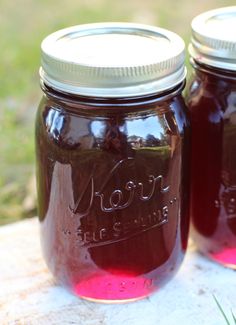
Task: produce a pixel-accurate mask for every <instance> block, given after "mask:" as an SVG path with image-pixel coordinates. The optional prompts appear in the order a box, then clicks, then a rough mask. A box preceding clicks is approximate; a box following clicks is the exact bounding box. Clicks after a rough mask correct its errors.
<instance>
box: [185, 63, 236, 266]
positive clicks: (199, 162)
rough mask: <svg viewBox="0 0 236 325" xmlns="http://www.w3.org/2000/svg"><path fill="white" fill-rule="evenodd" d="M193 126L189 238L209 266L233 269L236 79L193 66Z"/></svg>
mask: <svg viewBox="0 0 236 325" xmlns="http://www.w3.org/2000/svg"><path fill="white" fill-rule="evenodd" d="M195 68H196V69H195V70H196V72H195V75H194V77H193V81H192V83H191V84H190V90H189V96H188V106H189V110H190V118H191V126H192V155H191V157H192V173H191V217H192V235H193V237H194V239H195V241H196V243H197V245H198V247H199V248H200V250H201V251H202V252H203V253H205V254H206V255H208V256H209V257H210V258H212V259H213V260H215V261H217V262H219V263H221V264H224V265H226V266H229V267H232V268H235V267H236V168H235V167H236V76H235V73H233V72H230V71H223V70H221V69H216V68H212V67H207V66H204V65H199V64H196V65H195Z"/></svg>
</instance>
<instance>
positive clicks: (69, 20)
mask: <svg viewBox="0 0 236 325" xmlns="http://www.w3.org/2000/svg"><path fill="white" fill-rule="evenodd" d="M227 5H235V1H217V0H208V1H204V0H198V1H194V2H193V1H189V0H178V1H173V0H145V1H144V0H143V1H142V0H129V1H127V0H117V1H112V0H110V1H109V0H57V1H53V0H41V1H39V0H38V1H37V0H15V1H9V0H0V59H1V63H0V78H1V79H0V80H1V83H0V105H1V107H0V225H1V224H6V223H9V222H13V221H16V220H19V219H22V218H25V217H31V216H33V215H36V213H37V211H36V194H35V180H34V116H35V111H36V109H37V104H38V102H39V100H40V97H41V91H40V87H39V79H38V68H39V65H40V43H41V41H42V39H43V38H44V37H45V36H47V35H48V34H50V33H52V32H54V31H56V30H58V29H61V28H64V27H68V26H72V25H77V24H82V23H89V22H99V21H132V22H139V23H147V24H152V25H159V26H161V27H165V28H168V29H170V30H172V31H175V32H176V33H178V34H179V35H180V36H182V37H183V38H184V40H185V41H186V43H188V42H189V39H190V22H191V20H192V18H193V17H194V16H195V15H197V14H199V13H201V12H203V11H206V10H209V9H214V8H217V7H223V6H227Z"/></svg>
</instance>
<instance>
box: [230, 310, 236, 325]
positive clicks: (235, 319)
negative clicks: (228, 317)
mask: <svg viewBox="0 0 236 325" xmlns="http://www.w3.org/2000/svg"><path fill="white" fill-rule="evenodd" d="M231 314H232V317H233V320H234V324H235V325H236V317H235V316H234V313H233V310H232V309H231Z"/></svg>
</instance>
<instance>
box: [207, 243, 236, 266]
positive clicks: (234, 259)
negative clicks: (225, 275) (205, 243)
mask: <svg viewBox="0 0 236 325" xmlns="http://www.w3.org/2000/svg"><path fill="white" fill-rule="evenodd" d="M206 255H207V256H208V257H209V258H210V259H211V260H213V261H214V262H216V263H218V264H221V265H223V266H224V267H227V268H230V269H233V270H236V248H225V249H222V250H221V251H220V252H217V253H213V252H208V253H207V254H206Z"/></svg>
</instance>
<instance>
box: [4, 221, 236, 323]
mask: <svg viewBox="0 0 236 325" xmlns="http://www.w3.org/2000/svg"><path fill="white" fill-rule="evenodd" d="M213 294H214V295H215V296H216V297H217V298H218V300H219V301H220V303H221V304H222V306H223V307H224V309H225V311H226V313H227V314H228V315H229V318H230V317H231V315H230V309H233V310H234V313H236V272H235V271H233V270H229V269H225V268H223V267H221V266H219V265H217V264H214V263H212V262H210V261H208V260H207V259H205V258H204V257H202V256H201V255H199V254H198V253H197V252H196V250H195V247H194V246H193V244H191V245H190V247H189V249H188V253H187V256H186V258H185V261H184V263H183V265H182V267H181V269H180V271H179V273H178V274H177V276H176V277H175V278H174V279H173V280H172V281H170V282H169V283H168V284H167V285H166V286H165V287H164V288H162V289H160V290H159V292H157V293H155V294H154V295H152V296H151V297H149V298H147V299H144V300H142V301H138V302H135V303H129V304H120V305H119V304H118V305H117V304H116V305H105V304H98V303H92V302H88V301H84V300H81V299H79V298H77V297H75V296H73V295H71V294H70V293H68V292H67V291H66V290H65V289H63V288H61V287H60V286H58V285H57V284H56V283H55V282H54V280H53V279H52V276H51V274H50V273H49V272H48V270H47V267H46V265H45V264H44V262H43V259H42V257H41V252H40V244H39V236H38V223H37V220H36V218H34V219H30V220H25V221H22V222H18V223H15V224H12V225H7V226H3V227H0V324H1V325H2V324H17V325H23V324H24V325H28V324H43V325H60V324H63V325H67V324H77V325H122V324H127V325H182V324H183V325H224V324H225V321H224V319H223V317H222V315H221V313H220V311H219V309H218V308H217V306H216V303H215V301H214V299H213ZM232 324H233V321H232Z"/></svg>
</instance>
